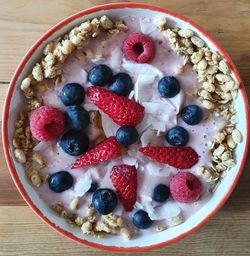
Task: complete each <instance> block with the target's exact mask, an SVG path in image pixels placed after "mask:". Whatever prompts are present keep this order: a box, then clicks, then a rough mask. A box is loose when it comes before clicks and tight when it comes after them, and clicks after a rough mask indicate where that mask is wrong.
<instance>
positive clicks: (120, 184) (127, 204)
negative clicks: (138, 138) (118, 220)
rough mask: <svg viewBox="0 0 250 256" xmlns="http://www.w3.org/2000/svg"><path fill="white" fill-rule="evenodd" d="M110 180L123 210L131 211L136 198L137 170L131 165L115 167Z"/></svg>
mask: <svg viewBox="0 0 250 256" xmlns="http://www.w3.org/2000/svg"><path fill="white" fill-rule="evenodd" d="M110 178H111V181H112V184H113V186H114V187H115V189H116V191H117V194H118V197H119V199H120V200H121V201H122V204H123V206H124V208H125V210H126V211H128V212H129V211H132V210H133V206H134V204H135V202H136V196H137V194H136V191H137V170H136V169H135V167H134V166H131V165H125V164H124V165H116V166H114V167H113V168H112V171H111V173H110Z"/></svg>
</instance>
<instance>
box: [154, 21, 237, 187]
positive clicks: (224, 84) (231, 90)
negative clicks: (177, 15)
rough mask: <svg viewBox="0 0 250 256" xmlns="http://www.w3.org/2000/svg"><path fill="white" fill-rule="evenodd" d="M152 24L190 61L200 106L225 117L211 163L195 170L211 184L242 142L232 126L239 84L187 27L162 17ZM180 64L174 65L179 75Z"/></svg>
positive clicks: (219, 126) (231, 165)
mask: <svg viewBox="0 0 250 256" xmlns="http://www.w3.org/2000/svg"><path fill="white" fill-rule="evenodd" d="M155 24H156V25H157V26H158V27H159V29H160V31H162V33H163V35H164V36H165V37H166V38H167V39H168V40H169V42H170V46H171V48H172V49H173V51H174V52H175V53H177V54H178V55H182V56H183V57H184V65H187V64H191V65H192V66H193V70H194V71H195V73H196V74H197V79H198V81H199V82H200V83H201V88H199V89H198V90H197V97H198V98H199V99H200V101H201V103H202V105H203V107H204V108H206V109H208V110H212V111H214V112H215V113H216V114H217V115H220V116H223V117H225V118H226V119H227V124H226V125H221V124H218V125H217V127H216V128H217V131H218V134H217V136H216V138H215V140H214V141H213V142H212V143H211V153H212V166H210V167H205V166H201V167H199V169H198V173H199V174H200V175H201V176H203V177H204V178H205V180H206V181H208V182H210V183H211V184H212V185H214V186H215V185H216V184H217V182H218V181H219V179H220V178H221V177H222V176H223V175H225V173H226V172H225V171H229V170H230V169H231V168H232V167H233V166H234V165H235V161H234V148H235V147H236V145H237V144H238V143H240V142H241V141H242V134H241V132H240V131H239V130H237V129H236V124H237V122H238V117H237V113H236V110H235V108H234V102H233V100H234V99H235V98H236V97H237V94H238V89H239V84H238V82H237V81H236V80H235V79H234V78H233V77H232V75H231V69H230V67H229V66H228V64H227V63H226V61H225V60H224V59H223V58H222V57H221V56H220V55H219V54H218V53H217V52H215V51H213V50H212V49H210V48H209V47H207V46H206V44H205V42H204V41H203V40H202V39H201V38H200V37H198V36H197V35H195V33H194V32H193V31H192V30H190V29H186V28H184V29H181V28H178V27H175V28H172V29H171V28H167V21H166V19H164V18H161V19H157V20H156V21H155ZM183 72H184V66H181V67H178V69H177V73H178V74H182V73H183Z"/></svg>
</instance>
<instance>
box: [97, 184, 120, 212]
mask: <svg viewBox="0 0 250 256" xmlns="http://www.w3.org/2000/svg"><path fill="white" fill-rule="evenodd" d="M117 201H118V200H117V196H116V194H115V192H114V191H113V190H111V189H106V188H102V189H97V190H96V191H95V192H94V194H93V197H92V205H93V207H94V209H95V210H96V211H97V212H98V213H100V214H102V215H107V214H109V213H111V212H112V211H113V210H114V209H115V207H116V205H117Z"/></svg>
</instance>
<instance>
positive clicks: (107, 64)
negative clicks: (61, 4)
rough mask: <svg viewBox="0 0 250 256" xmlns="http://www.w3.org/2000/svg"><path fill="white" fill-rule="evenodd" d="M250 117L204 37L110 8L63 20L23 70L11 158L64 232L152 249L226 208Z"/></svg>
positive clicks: (217, 50)
mask: <svg viewBox="0 0 250 256" xmlns="http://www.w3.org/2000/svg"><path fill="white" fill-rule="evenodd" d="M248 111H249V110H248V103H247V97H246V93H245V91H244V87H243V84H242V82H241V80H240V77H239V75H238V73H237V70H236V68H235V66H234V64H233V63H232V61H231V60H230V58H229V57H228V56H227V54H226V53H225V52H224V51H223V50H222V49H221V47H220V46H218V44H217V43H216V42H214V40H212V39H211V38H210V37H209V36H208V35H207V34H206V33H205V32H204V31H203V30H202V29H201V28H199V27H198V26H197V25H195V24H193V23H192V22H190V21H188V20H187V19H185V18H183V17H181V16H179V15H177V14H175V13H171V12H169V11H167V10H164V9H161V8H158V7H152V6H147V5H144V4H111V5H105V6H100V7H95V8H92V9H88V10H86V11H82V12H80V13H77V14H75V15H73V16H71V17H69V18H67V19H65V20H63V21H62V22H60V23H59V24H57V25H56V26H55V27H53V28H52V29H50V30H49V31H48V32H47V33H46V34H45V35H44V36H43V37H42V38H41V39H39V41H38V42H37V43H36V44H35V45H34V46H33V47H32V48H31V49H30V51H29V52H28V53H27V55H26V56H25V57H24V59H23V60H22V61H21V63H20V65H19V67H18V68H17V70H16V72H15V74H14V76H13V78H12V81H11V84H10V88H9V91H8V94H7V98H6V102H5V109H4V117H3V143H4V150H5V156H6V159H7V162H8V166H9V169H10V172H11V175H12V177H13V179H14V181H15V184H16V186H17V188H18V189H19V191H20V193H21V194H22V196H23V198H24V199H25V200H26V202H27V203H28V204H29V205H30V207H31V208H32V209H33V210H34V211H35V212H36V213H37V214H38V215H39V216H40V217H41V218H42V219H43V220H44V221H45V222H46V223H47V224H49V225H50V226H51V227H53V228H54V229H55V230H57V231H58V232H59V233H61V234H63V235H65V236H67V237H69V238H71V239H73V240H75V241H77V242H80V243H82V244H85V245H89V246H93V247H95V248H99V249H104V250H112V251H142V250H148V249H153V248H157V247H160V246H164V245H167V244H169V243H171V242H174V241H176V240H178V239H180V238H182V237H184V236H186V235H188V234H189V233H191V232H192V231H194V230H195V229H197V228H198V227H200V226H201V225H203V224H204V223H205V222H206V221H207V220H208V219H209V218H210V217H211V216H212V215H213V214H214V213H215V212H216V211H217V210H218V209H219V208H220V207H221V206H222V205H223V204H224V203H225V201H226V200H227V198H228V197H229V195H230V194H231V192H232V190H233V188H234V187H235V185H236V183H237V181H238V179H239V176H240V174H241V172H242V169H243V166H244V162H245V160H246V156H247V146H248V140H249V112H248Z"/></svg>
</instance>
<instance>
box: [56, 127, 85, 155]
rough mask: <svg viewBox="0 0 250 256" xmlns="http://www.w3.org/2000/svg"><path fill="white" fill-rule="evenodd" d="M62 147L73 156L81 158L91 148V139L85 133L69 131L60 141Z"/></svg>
mask: <svg viewBox="0 0 250 256" xmlns="http://www.w3.org/2000/svg"><path fill="white" fill-rule="evenodd" d="M59 145H60V147H61V148H62V149H63V150H64V151H65V152H66V153H67V154H69V155H71V156H79V155H81V154H83V153H85V152H86V151H87V150H88V148H89V137H88V136H87V135H86V134H85V133H84V132H83V131H75V130H69V131H67V132H66V133H64V134H63V136H62V138H61V140H60V141H59Z"/></svg>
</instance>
